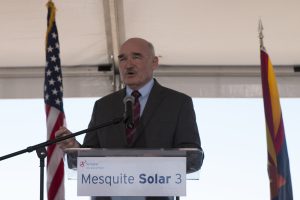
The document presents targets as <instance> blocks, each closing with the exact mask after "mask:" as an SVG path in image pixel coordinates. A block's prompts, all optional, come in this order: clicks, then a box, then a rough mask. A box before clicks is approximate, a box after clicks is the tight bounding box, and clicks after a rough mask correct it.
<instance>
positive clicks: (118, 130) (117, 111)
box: [113, 89, 127, 145]
mask: <svg viewBox="0 0 300 200" xmlns="http://www.w3.org/2000/svg"><path fill="white" fill-rule="evenodd" d="M125 95H126V90H125V89H122V90H120V91H119V92H118V93H117V95H116V99H115V103H114V108H113V112H114V117H115V118H116V117H121V116H123V115H124V110H125V106H124V103H123V99H124V97H125ZM113 129H114V131H113V134H118V135H120V136H121V137H122V138H121V139H122V141H123V143H124V144H125V145H126V144H127V141H126V133H125V124H124V123H123V122H121V123H119V124H117V125H115V126H114V127H113Z"/></svg>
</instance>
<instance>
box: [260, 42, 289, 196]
mask: <svg viewBox="0 0 300 200" xmlns="http://www.w3.org/2000/svg"><path fill="white" fill-rule="evenodd" d="M260 58H261V80H262V89H263V100H264V108H265V120H266V131H267V146H268V173H269V179H270V190H271V198H270V199H271V200H293V191H292V182H291V175H290V166H289V156H288V151H287V144H286V140H285V133H284V126H283V119H282V113H281V106H280V101H279V94H278V89H277V82H276V77H275V73H274V70H273V66H272V63H271V60H270V58H269V55H268V54H267V53H266V51H265V48H264V47H263V45H261V49H260Z"/></svg>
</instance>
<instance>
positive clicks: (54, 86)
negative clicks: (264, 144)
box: [44, 1, 65, 200]
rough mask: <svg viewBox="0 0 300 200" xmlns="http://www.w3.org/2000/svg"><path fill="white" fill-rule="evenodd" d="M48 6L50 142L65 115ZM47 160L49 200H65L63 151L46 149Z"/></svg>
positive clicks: (56, 43)
mask: <svg viewBox="0 0 300 200" xmlns="http://www.w3.org/2000/svg"><path fill="white" fill-rule="evenodd" d="M47 6H48V16H47V35H46V68H45V84H44V100H45V108H46V117H47V139H54V138H55V132H56V131H57V130H58V129H59V128H60V127H61V126H63V125H64V124H65V115H64V109H63V84H62V72H61V65H60V57H59V53H60V51H59V41H58V32H57V28H56V23H55V6H54V3H53V2H52V1H49V2H48V4H47ZM47 156H48V158H47V190H48V200H54V199H55V200H62V199H65V194H64V193H65V191H64V162H63V151H62V150H61V149H60V148H59V147H58V146H57V145H50V146H49V147H48V148H47Z"/></svg>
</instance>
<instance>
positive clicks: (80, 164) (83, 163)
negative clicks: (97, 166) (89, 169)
mask: <svg viewBox="0 0 300 200" xmlns="http://www.w3.org/2000/svg"><path fill="white" fill-rule="evenodd" d="M86 164H87V161H86V160H83V161H80V163H79V166H80V167H84V166H85V165H86Z"/></svg>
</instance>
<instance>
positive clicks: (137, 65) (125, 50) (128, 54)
mask: <svg viewBox="0 0 300 200" xmlns="http://www.w3.org/2000/svg"><path fill="white" fill-rule="evenodd" d="M119 65H120V73H121V78H122V80H123V82H124V83H125V84H126V85H127V86H129V87H130V88H131V89H133V90H138V89H140V88H141V87H142V86H144V85H145V84H146V83H147V82H148V81H149V80H151V79H152V77H153V71H154V70H155V69H156V68H157V66H158V58H157V57H155V56H154V55H153V52H152V51H151V49H150V47H149V46H148V43H147V42H146V41H145V40H142V39H139V38H133V39H129V40H127V41H126V42H125V43H124V44H123V45H122V46H121V48H120V54H119Z"/></svg>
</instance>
